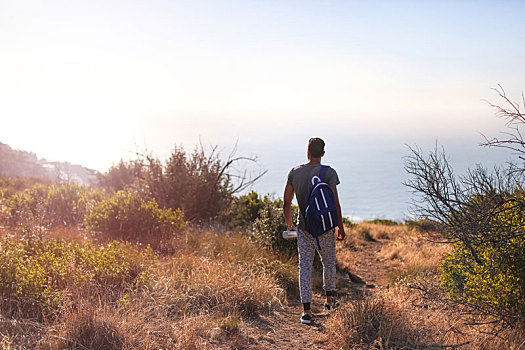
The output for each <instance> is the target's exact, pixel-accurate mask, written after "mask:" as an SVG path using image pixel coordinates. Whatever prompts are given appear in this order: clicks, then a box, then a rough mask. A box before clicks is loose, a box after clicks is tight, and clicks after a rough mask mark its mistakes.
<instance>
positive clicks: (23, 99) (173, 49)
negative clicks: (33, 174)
mask: <svg viewBox="0 0 525 350" xmlns="http://www.w3.org/2000/svg"><path fill="white" fill-rule="evenodd" d="M523 13H525V2H523V1H304V0H303V1H285V0H280V1H269V0H264V1H195V0H192V1H176V0H170V1H160V0H148V1H133V0H126V1H112V0H104V1H94V0H90V1H72V0H67V1H55V0H42V1H24V0H12V1H6V0H0V120H1V123H0V142H4V143H7V144H9V145H11V146H13V147H15V148H18V149H24V150H31V151H34V152H36V153H37V155H38V156H39V157H47V158H48V159H52V160H61V161H70V162H73V163H80V164H83V165H85V166H88V167H92V168H95V169H98V170H106V169H107V168H108V166H109V165H110V164H111V163H112V162H117V161H118V160H119V159H120V158H121V157H129V156H130V151H134V150H135V145H138V146H139V147H144V145H145V146H147V147H148V148H149V149H150V150H152V151H154V152H155V153H157V154H160V155H163V154H165V153H167V152H169V151H170V149H171V148H172V147H173V145H175V144H183V145H184V146H185V147H188V148H193V146H194V145H195V144H196V143H197V142H198V140H199V137H200V138H201V139H202V140H203V141H204V142H205V143H216V144H221V145H229V144H232V143H233V142H235V140H238V141H239V144H240V145H241V146H242V145H246V146H249V147H248V148H249V149H251V150H255V152H256V150H257V145H263V144H270V145H276V144H281V145H282V144H283V142H286V141H287V140H290V142H293V141H295V140H300V142H301V147H303V146H304V145H303V144H304V143H305V142H306V139H307V138H308V137H309V136H312V135H321V136H325V137H339V139H341V138H343V137H344V136H345V135H348V136H349V137H363V138H365V137H368V136H367V135H375V136H377V135H380V136H381V137H390V138H398V139H399V140H400V141H402V142H413V141H417V140H418V139H420V138H432V139H435V138H436V137H451V138H458V137H461V138H464V137H468V138H470V137H472V138H473V139H475V138H476V137H477V135H478V133H479V132H489V133H490V132H495V131H496V130H499V129H501V127H502V123H501V121H500V120H497V119H496V118H495V117H494V116H493V111H492V110H491V109H490V108H489V107H488V106H487V104H486V103H484V102H482V101H481V100H482V99H489V100H492V101H494V102H499V100H498V99H497V97H496V94H495V93H494V92H493V91H491V90H490V89H491V88H492V87H495V86H497V84H502V85H503V87H504V88H505V89H506V90H507V92H508V93H509V95H511V96H512V97H513V98H515V99H517V98H518V97H519V95H520V93H521V91H522V90H523V89H525V79H524V78H525V64H524V59H525V45H523V43H524V42H525V21H524V20H523ZM317 123H322V125H321V127H319V126H317Z"/></svg>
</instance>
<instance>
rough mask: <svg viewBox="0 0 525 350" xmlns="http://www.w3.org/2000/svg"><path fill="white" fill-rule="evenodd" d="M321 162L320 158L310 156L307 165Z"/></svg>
mask: <svg viewBox="0 0 525 350" xmlns="http://www.w3.org/2000/svg"><path fill="white" fill-rule="evenodd" d="M319 164H321V158H310V159H309V162H308V165H319Z"/></svg>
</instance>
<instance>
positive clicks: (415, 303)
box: [324, 288, 525, 350]
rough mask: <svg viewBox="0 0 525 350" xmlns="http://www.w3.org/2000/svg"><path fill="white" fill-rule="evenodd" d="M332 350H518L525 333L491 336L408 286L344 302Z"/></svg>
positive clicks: (332, 331) (330, 325)
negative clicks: (412, 290)
mask: <svg viewBox="0 0 525 350" xmlns="http://www.w3.org/2000/svg"><path fill="white" fill-rule="evenodd" d="M326 328H327V333H326V336H325V339H324V340H325V341H326V342H327V343H326V344H327V348H330V349H440V348H441V349H443V348H456V349H465V350H478V349H484V350H500V349H501V350H519V349H524V348H525V329H524V328H521V329H520V328H515V329H510V328H509V329H505V330H502V331H501V332H499V334H497V335H494V334H488V333H489V332H491V331H492V329H490V327H489V326H478V327H472V326H470V325H467V324H466V323H465V320H464V319H462V318H461V316H460V315H459V314H458V312H457V310H454V309H451V308H447V307H445V306H444V305H438V304H435V303H427V302H424V301H422V300H421V298H419V296H418V295H416V294H413V293H407V289H404V288H390V289H389V290H384V291H381V292H379V293H376V294H374V295H371V296H368V297H367V298H365V299H364V300H359V301H354V302H351V303H348V304H345V305H344V306H343V307H342V308H341V309H340V310H338V311H337V312H336V313H335V314H334V316H333V317H332V318H330V319H329V320H328V322H327V325H326Z"/></svg>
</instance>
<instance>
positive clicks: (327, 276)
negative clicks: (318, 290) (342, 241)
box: [319, 231, 336, 304]
mask: <svg viewBox="0 0 525 350" xmlns="http://www.w3.org/2000/svg"><path fill="white" fill-rule="evenodd" d="M319 245H320V246H321V250H320V251H319V255H320V256H321V262H322V263H323V289H324V290H325V291H326V297H327V301H328V303H330V304H331V303H332V295H333V292H334V291H335V278H336V268H335V252H336V249H335V232H334V231H332V232H327V233H325V234H324V235H322V236H320V237H319Z"/></svg>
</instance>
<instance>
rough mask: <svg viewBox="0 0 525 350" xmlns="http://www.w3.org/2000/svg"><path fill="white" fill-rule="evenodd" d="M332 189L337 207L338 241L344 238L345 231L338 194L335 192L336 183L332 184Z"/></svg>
mask: <svg viewBox="0 0 525 350" xmlns="http://www.w3.org/2000/svg"><path fill="white" fill-rule="evenodd" d="M331 187H332V191H334V195H335V206H336V207H337V215H338V216H339V227H338V230H337V239H338V240H339V241H342V240H343V239H345V236H346V233H345V227H344V225H343V215H342V214H341V205H340V204H339V196H338V194H337V185H332V186H331Z"/></svg>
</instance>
